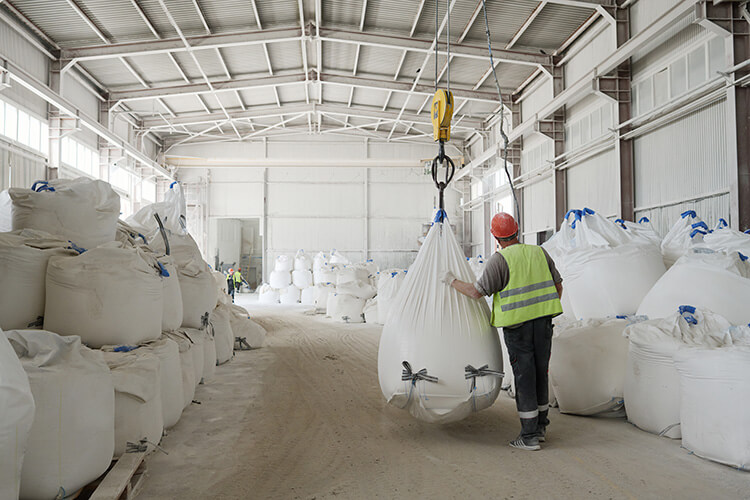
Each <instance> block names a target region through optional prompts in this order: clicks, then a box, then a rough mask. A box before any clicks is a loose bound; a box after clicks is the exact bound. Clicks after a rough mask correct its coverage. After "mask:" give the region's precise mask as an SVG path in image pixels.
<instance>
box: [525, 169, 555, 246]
mask: <svg viewBox="0 0 750 500" xmlns="http://www.w3.org/2000/svg"><path fill="white" fill-rule="evenodd" d="M523 215H524V217H523V233H524V234H525V235H530V234H532V233H538V232H540V231H547V230H549V229H553V228H554V227H555V189H554V182H553V177H552V175H548V176H546V177H544V178H542V179H540V180H538V181H536V182H534V184H529V185H527V186H525V187H524V188H523ZM527 241H529V240H527ZM530 241H531V242H532V243H533V242H535V241H536V240H534V239H531V240H530Z"/></svg>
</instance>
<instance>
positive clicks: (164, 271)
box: [156, 260, 169, 278]
mask: <svg viewBox="0 0 750 500" xmlns="http://www.w3.org/2000/svg"><path fill="white" fill-rule="evenodd" d="M156 263H157V264H159V271H161V275H162V277H164V278H168V277H169V271H167V268H166V267H164V264H162V263H161V262H159V261H158V260H157V261H156Z"/></svg>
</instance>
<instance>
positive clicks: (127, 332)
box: [44, 242, 166, 347]
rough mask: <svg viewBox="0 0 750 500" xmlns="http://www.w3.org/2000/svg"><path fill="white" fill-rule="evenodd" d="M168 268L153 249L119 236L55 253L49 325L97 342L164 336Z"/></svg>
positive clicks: (50, 267)
mask: <svg viewBox="0 0 750 500" xmlns="http://www.w3.org/2000/svg"><path fill="white" fill-rule="evenodd" d="M165 272H166V271H165V269H164V267H163V266H161V265H160V264H159V262H158V261H157V260H156V259H155V258H154V257H153V254H149V253H146V252H144V251H142V250H140V249H137V248H122V247H121V244H120V243H117V242H112V243H109V244H107V245H104V246H101V247H98V248H94V249H92V250H88V251H86V252H84V253H82V254H81V255H79V256H77V257H62V256H55V257H51V258H50V260H49V264H48V266H47V300H46V304H45V308H44V327H45V329H47V330H50V331H54V332H57V333H59V334H60V335H79V336H80V337H81V340H82V341H83V342H84V343H85V344H87V345H89V346H91V347H101V346H103V345H108V344H109V345H119V344H128V345H136V344H139V343H141V342H145V341H148V340H155V339H158V338H159V336H160V335H161V331H162V312H163V290H162V281H161V279H162V278H161V275H162V274H163V273H165Z"/></svg>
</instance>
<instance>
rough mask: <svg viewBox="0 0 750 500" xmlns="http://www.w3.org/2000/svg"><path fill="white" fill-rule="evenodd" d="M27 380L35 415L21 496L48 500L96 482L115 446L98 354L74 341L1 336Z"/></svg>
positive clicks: (38, 334)
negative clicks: (19, 361)
mask: <svg viewBox="0 0 750 500" xmlns="http://www.w3.org/2000/svg"><path fill="white" fill-rule="evenodd" d="M6 334H7V336H8V340H9V341H10V345H11V346H12V347H13V349H14V350H15V351H16V354H17V355H18V357H19V359H20V360H21V364H22V365H23V369H24V370H25V371H26V374H27V375H28V377H29V385H30V386H31V393H32V394H33V395H34V403H35V404H36V412H35V414H34V423H33V425H32V426H31V432H30V433H29V439H28V442H27V445H26V456H25V457H24V460H23V470H22V471H21V495H20V497H21V498H23V499H28V500H49V499H50V498H56V497H57V495H59V494H60V493H62V495H63V496H69V495H73V494H74V493H75V492H76V491H78V490H79V489H81V488H83V487H84V486H85V485H87V484H88V483H90V482H91V481H93V480H94V479H96V478H98V477H99V476H101V475H102V474H103V473H104V472H105V471H106V470H107V468H109V464H110V462H111V460H112V453H113V451H114V446H115V388H114V385H113V382H112V375H111V374H110V371H109V367H108V366H107V363H105V362H104V358H103V356H102V353H101V352H100V351H92V350H91V349H88V348H87V347H84V346H83V345H81V339H80V338H79V337H76V336H72V337H61V336H59V335H57V334H54V333H52V332H47V331H44V330H14V331H9V332H6Z"/></svg>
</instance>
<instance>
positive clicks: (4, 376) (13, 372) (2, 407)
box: [0, 330, 34, 499]
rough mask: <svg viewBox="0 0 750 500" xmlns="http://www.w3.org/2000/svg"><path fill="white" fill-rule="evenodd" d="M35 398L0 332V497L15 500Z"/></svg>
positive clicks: (32, 418) (19, 364)
mask: <svg viewBox="0 0 750 500" xmlns="http://www.w3.org/2000/svg"><path fill="white" fill-rule="evenodd" d="M33 422H34V397H33V396H32V395H31V387H29V378H28V377H27V376H26V372H24V371H23V367H22V366H21V362H20V361H19V360H18V356H16V353H15V351H14V350H13V348H12V347H11V346H10V344H9V343H8V339H7V337H6V336H5V334H4V333H3V332H2V330H0V498H3V499H6V498H7V499H17V498H18V493H19V489H20V487H21V466H22V465H23V455H24V453H25V451H26V441H27V439H28V437H29V431H30V430H31V424H32V423H33Z"/></svg>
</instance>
